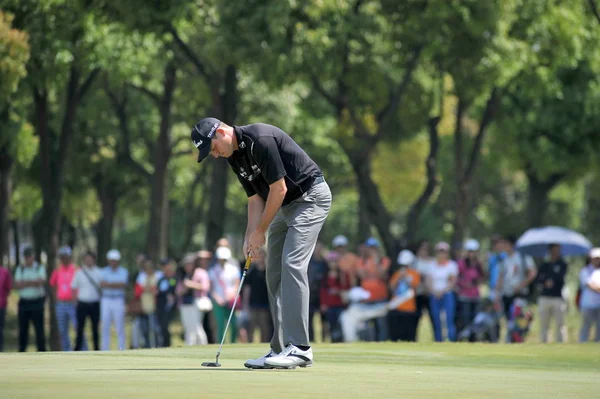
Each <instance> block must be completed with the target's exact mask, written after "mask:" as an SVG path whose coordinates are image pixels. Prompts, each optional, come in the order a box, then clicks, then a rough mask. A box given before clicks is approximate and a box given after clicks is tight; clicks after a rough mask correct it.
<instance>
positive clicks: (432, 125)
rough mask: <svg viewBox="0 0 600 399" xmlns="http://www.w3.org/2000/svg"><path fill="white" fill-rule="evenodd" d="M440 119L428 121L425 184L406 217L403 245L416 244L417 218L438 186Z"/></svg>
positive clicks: (435, 118)
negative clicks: (427, 153)
mask: <svg viewBox="0 0 600 399" xmlns="http://www.w3.org/2000/svg"><path fill="white" fill-rule="evenodd" d="M440 119H441V118H440V117H439V116H438V117H434V118H431V119H429V126H428V127H429V130H428V132H429V155H428V156H427V160H426V161H425V166H426V168H427V184H426V185H425V189H424V190H423V192H422V193H421V195H420V196H419V198H418V199H417V200H416V201H415V203H414V204H413V205H412V206H411V207H410V210H409V211H408V215H407V216H406V233H405V234H404V243H405V245H410V244H414V243H415V242H416V238H417V232H418V229H419V218H420V216H421V213H423V210H424V209H425V206H426V205H427V203H428V202H429V199H430V198H431V196H432V195H433V192H434V191H435V188H436V187H437V185H438V179H437V155H438V149H439V135H438V130H437V129H438V124H439V122H440Z"/></svg>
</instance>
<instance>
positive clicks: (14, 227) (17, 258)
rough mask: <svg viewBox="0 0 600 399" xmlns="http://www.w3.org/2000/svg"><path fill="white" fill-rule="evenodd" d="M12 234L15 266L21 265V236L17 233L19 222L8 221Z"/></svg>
mask: <svg viewBox="0 0 600 399" xmlns="http://www.w3.org/2000/svg"><path fill="white" fill-rule="evenodd" d="M10 225H11V227H12V233H13V243H14V247H15V265H18V264H20V263H21V251H20V249H21V234H20V232H19V222H18V221H17V220H16V219H13V220H11V221H10Z"/></svg>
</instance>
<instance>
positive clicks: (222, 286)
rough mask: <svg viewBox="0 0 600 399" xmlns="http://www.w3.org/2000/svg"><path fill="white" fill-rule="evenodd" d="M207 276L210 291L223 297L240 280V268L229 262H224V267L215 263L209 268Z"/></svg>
mask: <svg viewBox="0 0 600 399" xmlns="http://www.w3.org/2000/svg"><path fill="white" fill-rule="evenodd" d="M208 276H209V278H210V287H211V289H212V291H213V292H214V293H216V294H218V295H219V296H221V298H223V299H225V298H226V297H227V293H228V292H232V290H233V289H234V288H235V286H236V284H237V282H238V281H239V280H240V268H239V267H237V266H235V265H234V264H232V263H230V262H226V263H225V267H224V268H223V267H221V265H220V264H218V263H217V264H216V265H214V266H213V267H212V268H211V269H210V271H209V272H208Z"/></svg>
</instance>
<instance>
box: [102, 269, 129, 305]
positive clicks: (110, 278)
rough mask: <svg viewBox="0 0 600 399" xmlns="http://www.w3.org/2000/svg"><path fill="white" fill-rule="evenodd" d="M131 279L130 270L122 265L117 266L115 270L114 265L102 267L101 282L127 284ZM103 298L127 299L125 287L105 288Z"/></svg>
mask: <svg viewBox="0 0 600 399" xmlns="http://www.w3.org/2000/svg"><path fill="white" fill-rule="evenodd" d="M128 281H129V272H128V271H127V269H125V268H124V267H122V266H119V267H117V268H116V269H114V270H113V268H112V267H110V266H106V267H105V268H104V269H102V272H101V277H100V282H101V283H102V282H105V283H109V284H115V283H120V284H127V282H128ZM102 298H123V299H125V289H124V288H103V289H102Z"/></svg>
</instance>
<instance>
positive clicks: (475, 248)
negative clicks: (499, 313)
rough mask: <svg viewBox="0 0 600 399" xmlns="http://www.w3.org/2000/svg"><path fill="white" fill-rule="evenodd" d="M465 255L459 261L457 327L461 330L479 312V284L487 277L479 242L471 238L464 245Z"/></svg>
mask: <svg viewBox="0 0 600 399" xmlns="http://www.w3.org/2000/svg"><path fill="white" fill-rule="evenodd" d="M463 249H464V252H465V257H464V258H461V259H459V261H458V278H457V280H456V288H457V289H458V306H457V313H458V317H457V320H456V329H457V330H458V331H461V330H462V329H463V328H465V327H467V326H468V325H469V324H471V322H472V321H473V319H474V318H475V315H476V314H477V309H478V308H479V285H480V284H481V283H483V281H484V279H485V272H484V271H483V267H482V265H481V262H480V261H479V257H478V256H479V242H478V241H477V240H474V239H469V240H467V241H466V242H465V245H464V246H463Z"/></svg>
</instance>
